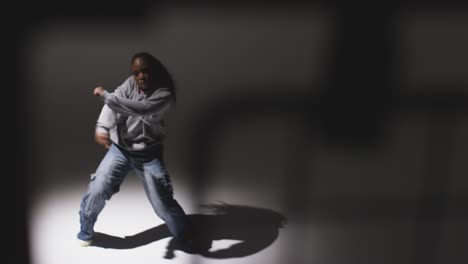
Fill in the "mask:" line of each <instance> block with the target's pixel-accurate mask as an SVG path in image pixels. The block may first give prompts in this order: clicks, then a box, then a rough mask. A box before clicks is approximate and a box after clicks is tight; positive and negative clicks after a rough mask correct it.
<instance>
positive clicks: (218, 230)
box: [93, 203, 286, 259]
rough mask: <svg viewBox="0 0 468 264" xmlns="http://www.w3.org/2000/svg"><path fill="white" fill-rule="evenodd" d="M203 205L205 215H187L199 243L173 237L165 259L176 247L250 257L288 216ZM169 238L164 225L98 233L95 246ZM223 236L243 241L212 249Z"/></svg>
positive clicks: (219, 255)
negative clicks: (192, 244)
mask: <svg viewBox="0 0 468 264" xmlns="http://www.w3.org/2000/svg"><path fill="white" fill-rule="evenodd" d="M201 208H202V209H203V210H204V211H206V214H191V215H188V217H189V220H190V222H191V224H192V226H193V228H194V230H195V231H196V239H195V241H196V242H195V244H196V246H195V247H187V246H185V245H183V244H182V243H180V242H179V241H178V240H177V239H174V238H172V239H171V240H170V241H169V243H168V245H167V248H166V249H167V250H166V254H165V256H164V258H166V259H172V258H174V257H175V252H176V250H180V251H183V252H186V253H189V254H200V255H202V256H204V257H208V258H219V259H222V258H237V257H245V256H249V255H252V254H255V253H257V252H259V251H261V250H263V249H265V248H267V247H268V246H269V245H271V244H272V243H273V242H274V241H275V240H276V238H277V237H278V234H279V229H280V228H282V227H284V225H285V224H286V217H284V216H283V215H282V214H280V213H278V212H275V211H273V210H270V209H264V208H256V207H250V206H243V205H230V204H225V203H219V204H209V205H202V206H201ZM167 237H172V235H171V233H170V232H169V229H168V228H167V226H166V225H165V224H162V225H159V226H156V227H153V228H150V229H148V230H145V231H143V232H141V233H138V234H135V235H132V236H125V237H124V238H122V237H115V236H111V235H108V234H104V233H98V232H96V233H95V238H94V242H93V246H95V247H102V248H113V249H131V248H136V247H140V246H144V245H147V244H149V243H152V242H155V241H158V240H160V239H164V238H167ZM221 239H231V240H239V241H241V242H239V243H236V244H233V245H231V246H229V247H228V248H224V249H219V250H216V251H210V248H211V245H212V242H213V240H221Z"/></svg>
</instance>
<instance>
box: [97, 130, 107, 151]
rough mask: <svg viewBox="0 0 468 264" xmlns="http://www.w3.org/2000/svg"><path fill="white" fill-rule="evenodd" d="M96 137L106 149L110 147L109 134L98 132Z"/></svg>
mask: <svg viewBox="0 0 468 264" xmlns="http://www.w3.org/2000/svg"><path fill="white" fill-rule="evenodd" d="M94 139H95V140H96V142H97V143H98V144H99V145H103V146H104V147H105V148H106V149H108V148H110V145H111V140H110V138H109V134H104V133H99V132H96V134H95V135H94Z"/></svg>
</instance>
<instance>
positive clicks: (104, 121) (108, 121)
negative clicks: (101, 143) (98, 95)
mask: <svg viewBox="0 0 468 264" xmlns="http://www.w3.org/2000/svg"><path fill="white" fill-rule="evenodd" d="M115 124H116V116H115V113H114V112H113V111H112V109H110V108H109V106H107V105H104V106H103V107H102V110H101V114H99V118H98V120H97V122H96V132H97V133H102V134H109V130H110V129H111V128H113V127H114V126H115Z"/></svg>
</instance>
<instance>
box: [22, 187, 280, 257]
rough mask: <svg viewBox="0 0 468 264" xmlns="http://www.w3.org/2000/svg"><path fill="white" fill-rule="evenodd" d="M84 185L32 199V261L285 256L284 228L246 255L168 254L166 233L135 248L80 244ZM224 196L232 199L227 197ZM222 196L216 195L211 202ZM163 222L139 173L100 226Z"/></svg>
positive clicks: (182, 199) (188, 205)
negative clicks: (155, 210)
mask: <svg viewBox="0 0 468 264" xmlns="http://www.w3.org/2000/svg"><path fill="white" fill-rule="evenodd" d="M174 185H175V188H176V189H175V192H176V195H175V197H176V199H177V200H178V201H179V203H180V204H181V205H182V207H183V208H184V210H185V211H186V213H187V214H194V213H200V210H199V207H197V205H195V204H194V203H192V201H190V197H191V194H190V192H189V189H188V188H186V186H183V184H177V183H175V182H174ZM82 191H83V186H78V187H75V188H74V187H72V186H70V187H69V189H66V188H60V187H56V188H49V190H47V191H43V192H41V193H42V194H41V195H40V196H39V195H38V196H37V197H35V198H34V199H32V201H31V205H30V208H31V210H30V217H29V220H30V221H29V228H30V232H29V233H30V239H29V241H30V248H31V262H32V264H63V263H67V264H75V263H76V264H83V263H113V264H119V263H139V264H145V263H194V262H196V263H218V262H223V263H259V262H264V261H268V263H279V262H281V261H279V259H280V258H279V256H278V255H279V254H281V248H282V247H283V248H284V245H283V244H284V243H285V242H284V236H283V234H282V233H280V236H279V237H278V239H277V240H276V241H274V243H273V244H272V245H270V246H269V247H267V248H266V249H264V250H262V251H260V252H257V253H255V254H253V255H249V256H247V257H241V258H224V259H212V258H207V257H202V256H200V255H197V254H188V253H185V252H183V251H176V252H175V257H174V258H173V259H165V258H163V257H164V255H165V253H166V246H167V244H168V243H169V241H170V240H171V238H164V239H161V240H157V241H154V242H152V243H149V244H146V245H142V246H138V247H135V248H131V249H113V248H102V247H81V246H80V245H79V242H78V240H77V239H76V233H77V232H78V230H79V220H78V209H79V203H80V200H81V195H82ZM227 196H229V193H228V195H227ZM223 198H226V199H227V198H228V197H223ZM234 200H235V199H233V201H234ZM237 200H238V199H237ZM217 201H220V199H217ZM217 201H216V200H213V201H212V203H216V202H217ZM223 202H228V203H229V202H230V201H229V200H223ZM237 204H238V203H237ZM245 205H249V204H245ZM250 205H252V204H250ZM269 209H272V208H269ZM161 224H163V222H162V220H161V219H159V218H158V217H157V216H156V215H155V213H154V212H153V210H152V208H151V206H150V204H149V202H148V200H147V198H146V196H145V195H144V191H143V189H142V186H140V185H139V182H137V181H136V180H135V179H131V178H130V179H127V180H126V182H124V184H123V185H122V187H121V190H120V192H119V193H118V194H116V195H114V196H113V197H112V199H111V200H110V201H108V203H107V205H106V207H105V208H104V210H103V211H102V213H101V214H100V216H99V219H98V221H97V223H96V226H95V230H96V231H97V232H100V233H104V234H107V235H109V236H113V237H121V238H124V237H125V236H132V235H135V234H138V233H141V232H144V231H146V230H148V229H151V228H153V227H156V226H159V225H161ZM280 232H281V231H280ZM239 242H242V241H238V240H229V239H221V240H216V241H213V244H212V247H211V249H210V252H213V251H216V250H219V249H222V248H226V247H229V246H230V245H233V244H236V243H239ZM278 261H279V262H278Z"/></svg>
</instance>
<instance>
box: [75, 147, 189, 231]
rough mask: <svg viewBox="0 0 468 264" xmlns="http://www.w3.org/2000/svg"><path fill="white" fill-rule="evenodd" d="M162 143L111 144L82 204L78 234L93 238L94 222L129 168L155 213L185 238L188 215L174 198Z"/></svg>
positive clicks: (93, 176) (92, 177)
mask: <svg viewBox="0 0 468 264" xmlns="http://www.w3.org/2000/svg"><path fill="white" fill-rule="evenodd" d="M162 148H163V145H158V146H157V147H155V148H152V149H151V150H144V151H132V152H130V151H128V150H125V149H122V148H120V147H118V146H116V145H115V144H112V145H111V147H110V148H109V150H108V151H107V153H106V155H105V157H104V159H103V160H102V161H101V163H100V164H99V166H98V168H97V170H96V172H95V173H94V174H92V175H91V181H90V183H89V186H88V190H87V192H86V194H85V195H84V196H83V199H82V201H81V205H80V211H79V216H80V225H81V226H80V232H79V233H78V235H77V237H78V238H79V239H81V240H90V239H92V238H93V235H94V229H93V228H94V224H95V223H96V220H97V218H98V215H99V213H100V212H101V211H102V209H103V208H104V205H105V203H106V200H109V199H110V198H111V196H112V195H113V194H115V193H117V192H118V191H119V188H120V184H121V183H122V181H123V180H124V179H125V177H126V176H127V174H128V173H129V172H130V170H132V169H133V170H134V171H135V173H136V174H137V175H138V177H139V178H140V180H141V182H142V183H143V186H144V189H145V192H146V196H147V197H148V199H149V201H150V203H151V205H152V207H153V209H154V211H155V212H156V214H157V215H158V216H159V217H160V218H161V219H163V220H164V221H165V222H166V224H167V226H168V228H169V230H170V231H171V233H172V235H173V236H174V237H176V238H180V239H184V236H185V235H186V233H187V232H188V217H187V216H186V214H185V212H184V211H183V209H182V207H180V205H179V203H178V202H177V201H176V200H175V199H174V198H173V188H172V183H171V180H170V177H169V174H168V173H167V171H166V169H165V166H164V163H163V158H162V152H163V149H162Z"/></svg>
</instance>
